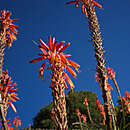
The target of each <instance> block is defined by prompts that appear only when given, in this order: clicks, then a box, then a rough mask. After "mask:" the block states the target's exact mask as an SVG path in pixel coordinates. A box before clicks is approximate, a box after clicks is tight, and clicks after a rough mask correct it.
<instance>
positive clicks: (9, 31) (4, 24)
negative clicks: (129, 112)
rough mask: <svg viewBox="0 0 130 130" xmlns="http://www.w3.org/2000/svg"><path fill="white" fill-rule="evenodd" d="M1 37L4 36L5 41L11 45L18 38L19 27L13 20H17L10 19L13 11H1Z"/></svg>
mask: <svg viewBox="0 0 130 130" xmlns="http://www.w3.org/2000/svg"><path fill="white" fill-rule="evenodd" d="M0 13H1V16H0V29H1V30H0V31H1V32H0V33H1V35H0V39H3V37H4V41H3V42H4V43H5V44H6V45H7V46H9V47H11V45H12V42H13V41H14V40H17V38H16V36H15V34H17V33H18V31H17V30H16V28H18V26H17V25H14V24H13V23H12V22H14V21H16V19H10V16H11V12H9V11H5V10H2V11H0Z"/></svg>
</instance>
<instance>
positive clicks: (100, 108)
mask: <svg viewBox="0 0 130 130" xmlns="http://www.w3.org/2000/svg"><path fill="white" fill-rule="evenodd" d="M96 105H97V109H98V110H99V111H100V114H101V115H102V116H103V118H104V119H103V123H105V111H104V107H103V105H102V104H101V103H100V101H99V100H98V99H96Z"/></svg>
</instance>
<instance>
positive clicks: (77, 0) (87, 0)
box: [66, 0, 102, 17]
mask: <svg viewBox="0 0 130 130" xmlns="http://www.w3.org/2000/svg"><path fill="white" fill-rule="evenodd" d="M73 3H74V4H75V7H76V8H78V7H79V4H81V12H82V13H83V14H85V16H86V17H88V13H87V10H86V6H88V5H91V4H93V5H95V6H97V7H99V8H102V6H101V5H100V4H98V3H97V2H95V1H94V0H74V1H70V2H67V3H66V4H68V5H69V4H73Z"/></svg>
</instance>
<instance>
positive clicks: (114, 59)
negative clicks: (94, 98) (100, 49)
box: [0, 0, 130, 127]
mask: <svg viewBox="0 0 130 130" xmlns="http://www.w3.org/2000/svg"><path fill="white" fill-rule="evenodd" d="M68 1H69V0H2V1H1V5H0V6H1V10H2V9H6V10H9V11H11V12H12V13H13V16H12V18H17V19H18V22H17V25H18V26H19V29H18V30H19V34H18V36H17V37H18V40H17V41H16V42H14V43H13V46H12V48H11V49H8V48H7V49H6V55H5V57H4V70H5V69H8V70H9V74H10V75H11V76H12V79H13V80H14V81H16V82H17V84H18V88H19V90H18V93H19V97H20V101H18V102H17V103H15V106H16V108H17V111H18V113H17V114H16V115H19V116H20V119H21V120H22V127H24V126H25V125H28V124H29V123H32V119H33V118H34V117H35V116H36V114H37V113H38V112H39V110H40V108H42V107H44V106H45V105H47V104H48V103H50V102H51V101H52V96H51V89H50V88H49V85H50V80H49V78H48V77H49V75H48V74H47V73H46V72H45V74H46V78H45V81H44V82H43V81H42V80H41V79H39V78H38V70H39V67H40V65H41V63H40V62H39V63H35V64H30V63H29V61H30V60H32V59H34V58H35V57H37V54H38V53H39V48H37V47H36V45H35V44H34V43H33V42H32V40H34V41H38V40H39V38H42V39H43V40H44V41H47V40H48V35H49V34H51V35H53V36H55V37H56V40H58V41H61V40H65V41H67V42H71V45H70V47H68V50H67V51H66V52H67V53H70V54H72V59H73V60H75V61H76V62H78V63H79V64H80V65H81V70H82V72H81V73H80V74H79V75H78V78H77V79H76V80H73V81H74V84H75V90H90V91H93V92H95V93H97V95H98V97H99V98H100V99H101V96H102V94H101V91H100V88H99V86H98V84H97V83H96V81H95V78H94V74H95V67H96V62H95V58H94V52H93V47H92V46H91V44H90V43H89V42H88V40H89V31H88V23H87V22H88V21H87V18H85V17H84V15H82V14H81V10H80V9H76V8H74V5H68V6H66V5H65V3H66V2H68ZM97 13H98V17H99V22H100V24H101V31H102V34H103V44H104V48H105V50H107V51H108V52H107V54H106V60H107V66H110V67H112V68H113V69H114V70H115V71H116V78H117V80H118V84H119V87H120V90H121V94H122V95H124V92H125V90H130V87H129V86H130V85H129V81H130V76H129V74H130V60H129V57H130V1H129V0H125V1H121V0H120V1H119V0H114V1H113V0H105V1H104V2H103V9H98V10H97ZM112 95H113V97H114V102H115V103H116V100H117V96H118V95H117V93H116V90H115V89H114V90H113V91H112ZM8 111H10V112H8V116H9V117H14V116H15V114H14V113H13V111H12V110H11V109H9V110H8Z"/></svg>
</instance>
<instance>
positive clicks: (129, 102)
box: [122, 91, 130, 114]
mask: <svg viewBox="0 0 130 130" xmlns="http://www.w3.org/2000/svg"><path fill="white" fill-rule="evenodd" d="M122 101H123V105H124V107H125V111H126V113H128V114H130V93H129V92H128V91H125V96H124V97H122Z"/></svg>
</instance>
